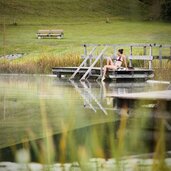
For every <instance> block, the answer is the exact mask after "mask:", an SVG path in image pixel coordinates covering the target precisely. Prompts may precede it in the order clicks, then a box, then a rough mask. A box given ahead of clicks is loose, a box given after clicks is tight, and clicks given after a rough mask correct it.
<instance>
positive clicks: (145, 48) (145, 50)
mask: <svg viewBox="0 0 171 171" xmlns="http://www.w3.org/2000/svg"><path fill="white" fill-rule="evenodd" d="M143 54H144V55H147V47H146V46H144V52H143ZM144 67H145V60H144Z"/></svg>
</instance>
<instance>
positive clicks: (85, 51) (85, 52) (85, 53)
mask: <svg viewBox="0 0 171 171" xmlns="http://www.w3.org/2000/svg"><path fill="white" fill-rule="evenodd" d="M86 56H87V45H86V44H84V58H86ZM86 66H88V62H86V63H85V67H86Z"/></svg>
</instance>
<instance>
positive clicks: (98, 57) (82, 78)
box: [80, 46, 108, 81]
mask: <svg viewBox="0 0 171 171" xmlns="http://www.w3.org/2000/svg"><path fill="white" fill-rule="evenodd" d="M107 48H108V46H105V48H104V49H103V50H102V51H101V53H100V54H99V55H98V56H97V58H96V59H95V61H94V62H93V63H92V65H91V66H90V67H89V68H88V70H87V71H86V73H85V74H84V75H83V76H82V77H81V79H80V81H83V80H85V78H86V76H87V75H88V74H89V73H90V71H91V69H92V68H93V67H94V66H95V65H96V63H97V61H98V60H99V59H100V58H101V56H102V55H103V53H104V52H105V51H106V49H107Z"/></svg>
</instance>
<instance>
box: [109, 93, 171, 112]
mask: <svg viewBox="0 0 171 171" xmlns="http://www.w3.org/2000/svg"><path fill="white" fill-rule="evenodd" d="M107 96H109V97H113V98H114V101H115V105H116V106H117V108H122V107H123V106H127V107H128V108H135V107H136V106H137V104H140V105H142V106H143V105H149V104H150V105H154V106H155V105H157V107H158V108H160V107H161V105H162V107H161V109H164V110H166V111H168V112H171V90H163V91H153V92H142V93H127V94H108V95H107ZM137 107H139V106H137Z"/></svg>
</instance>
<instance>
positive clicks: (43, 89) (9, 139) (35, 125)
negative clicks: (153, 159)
mask: <svg viewBox="0 0 171 171" xmlns="http://www.w3.org/2000/svg"><path fill="white" fill-rule="evenodd" d="M167 86H168V85H166V84H152V83H147V82H134V83H103V84H102V83H101V82H86V83H84V82H74V81H72V82H70V81H68V80H59V79H58V78H55V77H50V76H31V75H1V76H0V161H15V154H16V152H17V150H18V149H21V148H25V149H28V150H29V152H30V154H31V159H30V160H31V161H42V160H44V161H45V160H46V157H47V155H48V154H50V155H51V160H55V161H61V162H66V161H75V160H79V158H80V155H81V156H85V158H86V157H87V158H90V157H103V158H111V157H115V156H117V155H134V154H142V153H149V152H153V151H155V147H156V142H157V139H158V138H160V136H161V134H159V133H161V132H162V131H161V129H160V126H159V125H160V124H156V123H160V121H161V120H162V121H163V119H161V117H160V118H155V116H154V113H153V109H152V108H151V107H148V108H147V107H144V108H142V107H140V106H137V108H136V109H130V110H129V113H128V110H127V111H126V113H125V111H124V110H123V109H118V108H117V107H116V105H115V99H113V98H111V97H110V96H109V95H110V94H111V93H116V94H123V93H131V92H144V91H146V92H149V93H150V92H151V91H154V90H165V89H167ZM123 116H124V117H123ZM164 122H165V124H164V125H165V128H164V130H165V131H164V135H165V139H163V141H162V143H163V148H165V150H166V151H168V150H170V141H171V131H170V127H171V126H170V119H164ZM161 139H162V138H161ZM47 160H48V159H47Z"/></svg>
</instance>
